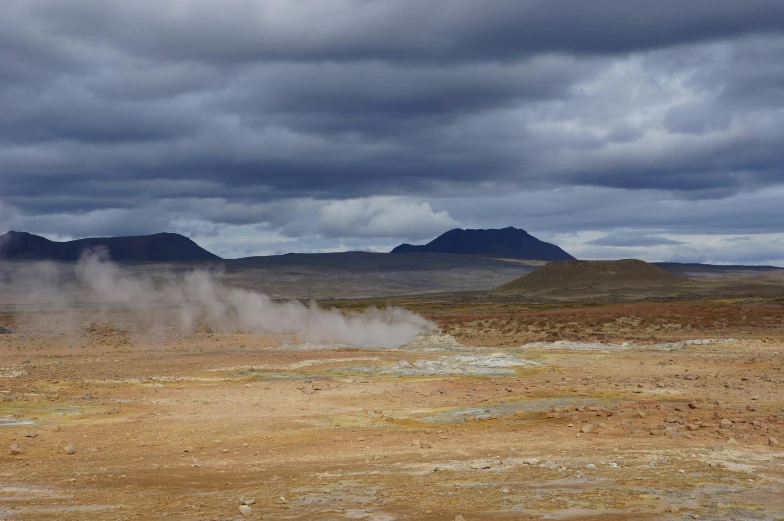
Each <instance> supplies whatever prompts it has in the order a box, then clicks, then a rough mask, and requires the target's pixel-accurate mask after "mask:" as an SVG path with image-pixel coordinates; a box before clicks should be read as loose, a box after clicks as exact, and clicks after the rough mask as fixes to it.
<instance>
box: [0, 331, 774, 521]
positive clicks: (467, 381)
mask: <svg viewBox="0 0 784 521" xmlns="http://www.w3.org/2000/svg"><path fill="white" fill-rule="evenodd" d="M80 342H81V341H80ZM80 342H70V343H66V342H60V341H59V340H58V339H56V338H52V337H46V336H37V335H35V334H29V335H25V334H16V335H1V336H0V350H2V363H1V364H0V445H1V446H2V447H3V452H2V454H0V519H3V520H17V519H20V520H23V519H24V520H49V519H71V520H94V519H108V520H131V519H178V520H180V519H181V520H209V519H213V520H230V519H265V520H284V519H285V520H313V519H324V520H345V519H366V520H378V521H381V520H389V521H392V520H398V519H423V520H427V519H432V520H443V519H446V520H453V519H456V518H457V519H460V518H459V517H458V516H462V519H465V520H466V521H471V520H490V519H493V520H496V519H497V520H507V519H564V520H589V519H594V520H600V519H601V520H648V519H650V520H653V519H655V520H662V519H710V520H776V519H784V447H782V446H781V445H780V444H779V443H780V440H782V441H784V413H782V410H783V408H784V370H783V366H784V344H782V343H780V342H779V341H774V340H770V341H767V342H759V341H755V342H751V341H749V342H746V341H742V340H741V341H734V342H725V343H719V344H706V345H700V344H689V345H686V346H683V347H680V348H678V349H672V350H661V349H645V348H637V349H614V348H610V347H608V349H607V350H602V349H582V350H580V349H569V346H568V345H565V344H556V345H554V346H552V347H551V348H548V347H547V346H542V345H538V346H537V347H536V348H535V349H525V348H519V347H518V348H479V347H476V348H471V347H463V346H460V345H459V344H456V343H454V342H451V341H446V342H440V343H439V342H436V343H434V344H433V345H434V346H435V347H433V348H427V343H426V342H424V343H423V342H419V343H415V344H412V345H413V347H409V348H403V349H391V350H379V349H373V350H363V349H347V348H340V347H332V348H329V347H325V346H310V347H312V348H308V346H305V347H302V346H297V345H293V344H292V343H291V339H281V338H270V337H261V336H248V335H230V334H223V335H222V334H205V333H201V334H195V335H193V336H190V337H187V338H179V339H177V340H176V341H175V340H172V341H170V342H166V343H162V344H157V345H144V344H143V343H134V342H125V341H123V342H117V343H116V345H113V344H112V342H111V341H107V340H106V338H100V339H95V338H93V339H92V340H90V339H87V340H84V341H83V342H81V343H80ZM59 345H64V346H66V345H67V346H66V347H59ZM66 449H67V450H66ZM69 452H72V453H69Z"/></svg>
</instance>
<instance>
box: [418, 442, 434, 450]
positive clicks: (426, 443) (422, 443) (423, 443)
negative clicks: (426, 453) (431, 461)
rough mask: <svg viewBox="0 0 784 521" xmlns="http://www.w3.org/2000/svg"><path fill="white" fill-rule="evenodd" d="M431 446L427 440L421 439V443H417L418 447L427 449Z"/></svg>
mask: <svg viewBox="0 0 784 521" xmlns="http://www.w3.org/2000/svg"><path fill="white" fill-rule="evenodd" d="M431 447H432V445H431V444H430V442H429V441H423V442H421V443H420V444H419V448H420V449H429V448H431Z"/></svg>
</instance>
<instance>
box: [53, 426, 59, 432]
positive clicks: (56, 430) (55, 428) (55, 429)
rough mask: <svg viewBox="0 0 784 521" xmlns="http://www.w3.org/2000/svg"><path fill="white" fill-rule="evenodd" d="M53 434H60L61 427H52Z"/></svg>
mask: <svg viewBox="0 0 784 521" xmlns="http://www.w3.org/2000/svg"><path fill="white" fill-rule="evenodd" d="M52 432H60V426H59V425H55V426H54V427H52Z"/></svg>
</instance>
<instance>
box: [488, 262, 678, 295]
mask: <svg viewBox="0 0 784 521" xmlns="http://www.w3.org/2000/svg"><path fill="white" fill-rule="evenodd" d="M687 282H688V280H687V279H685V278H683V277H679V276H677V275H673V274H672V273H669V272H667V271H664V270H663V269H661V268H657V267H656V266H654V265H652V264H649V263H647V262H645V261H641V260H637V259H623V260H611V261H584V260H568V261H561V262H550V263H548V264H546V265H544V266H542V267H541V268H539V269H537V270H536V271H534V272H531V273H529V274H527V275H523V276H522V277H519V278H517V279H515V280H513V281H511V282H509V283H507V284H504V285H503V286H501V287H499V288H498V289H497V291H498V292H532V293H562V292H572V293H575V294H577V293H580V292H581V291H583V292H590V293H601V292H604V291H607V290H612V289H616V288H629V289H636V290H646V289H661V288H674V287H677V286H681V285H683V284H685V283H687Z"/></svg>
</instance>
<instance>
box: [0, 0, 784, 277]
mask: <svg viewBox="0 0 784 521" xmlns="http://www.w3.org/2000/svg"><path fill="white" fill-rule="evenodd" d="M2 9H3V16H2V17H0V199H1V200H0V233H2V232H4V231H6V230H7V229H21V230H25V231H30V232H34V233H42V234H45V235H47V236H49V237H53V238H72V237H85V236H91V235H128V234H142V233H153V232H158V231H163V230H168V231H178V232H181V233H187V234H188V235H190V236H192V237H193V238H194V239H195V240H197V241H198V242H200V243H201V244H203V245H205V246H206V247H208V248H211V249H213V250H214V251H216V253H218V254H221V255H225V256H240V255H250V254H259V253H273V252H283V251H334V250H340V249H348V248H359V249H371V250H373V249H375V250H383V249H386V248H389V247H391V246H393V245H395V244H396V243H398V242H402V241H412V242H416V241H425V240H427V239H429V238H432V237H433V236H435V235H437V234H439V233H441V232H443V231H445V230H447V229H449V228H452V227H455V226H464V227H490V226H493V227H499V226H501V227H502V226H509V225H514V226H518V227H522V228H525V229H527V230H529V231H531V232H532V233H535V234H537V235H538V236H541V237H542V238H549V239H552V240H558V241H560V242H559V243H562V244H561V245H562V246H564V247H565V248H566V249H567V250H569V251H570V252H571V253H573V254H575V255H583V256H593V257H612V256H617V255H619V253H631V254H634V255H635V256H639V257H643V258H648V259H650V260H669V259H672V258H678V259H682V260H689V258H691V259H693V260H710V261H716V262H734V260H736V259H739V258H741V257H740V256H739V255H738V252H737V250H736V246H737V244H738V243H737V241H734V239H733V238H736V237H738V236H741V235H743V236H747V237H751V240H752V243H753V244H757V243H756V242H754V241H756V240H759V241H761V242H764V244H766V245H767V246H765V247H759V248H757V250H756V251H757V252H758V253H756V254H755V253H752V254H749V255H744V256H743V257H742V258H743V259H745V261H746V262H765V263H777V262H778V263H780V262H784V246H781V247H775V246H770V244H784V241H782V240H781V238H782V237H781V234H782V232H784V230H782V229H781V225H780V224H779V223H781V222H784V219H782V218H783V217H784V215H782V214H783V213H784V210H782V209H781V206H782V205H781V204H780V201H781V200H782V199H781V196H782V195H784V186H782V185H784V152H782V150H781V148H782V147H781V143H783V142H784V89H782V87H781V86H782V85H784V4H782V3H781V2H779V1H776V0H767V1H763V0H749V1H747V2H736V1H733V0H712V1H707V0H695V1H692V2H682V1H676V0H665V1H660V2H633V3H632V2H627V1H622V0H597V1H594V2H584V1H577V0H562V1H558V2H553V1H549V0H548V1H545V0H514V1H512V0H508V1H507V0H498V1H495V2H485V3H478V2H475V1H467V0H434V1H430V2H420V1H414V0H383V1H380V0H379V1H374V0H322V1H315V0H305V1H302V2H284V1H277V0H222V1H217V0H189V1H186V0H156V1H155V2H153V1H150V0H139V1H136V2H127V1H126V2H122V1H119V0H70V1H68V2H62V1H57V0H7V1H6V2H4V3H3V7H2ZM763 238H764V240H763ZM717 241H718V242H717ZM722 245H724V246H722ZM570 248H571V249H570ZM624 248H625V249H624ZM621 249H624V250H623V251H622V252H621V251H620V250H621ZM572 250H574V251H572Z"/></svg>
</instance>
